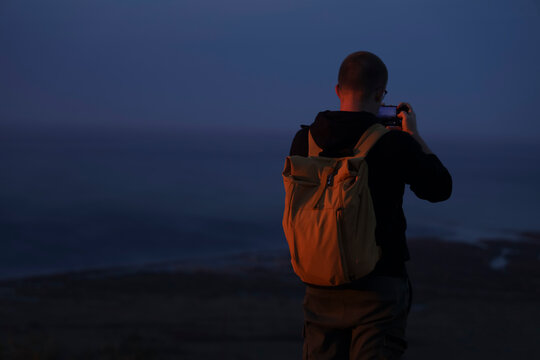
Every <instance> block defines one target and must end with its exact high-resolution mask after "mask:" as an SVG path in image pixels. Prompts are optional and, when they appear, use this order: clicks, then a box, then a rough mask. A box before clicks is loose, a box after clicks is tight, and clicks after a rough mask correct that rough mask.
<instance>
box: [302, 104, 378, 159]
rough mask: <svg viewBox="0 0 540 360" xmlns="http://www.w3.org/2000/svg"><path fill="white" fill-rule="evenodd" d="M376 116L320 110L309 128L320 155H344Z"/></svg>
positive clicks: (375, 120)
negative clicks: (321, 150)
mask: <svg viewBox="0 0 540 360" xmlns="http://www.w3.org/2000/svg"><path fill="white" fill-rule="evenodd" d="M376 122H377V117H376V116H375V115H373V114H371V113H369V112H365V111H359V112H352V111H330V110H326V111H322V112H320V113H319V114H317V116H316V117H315V121H313V123H312V124H311V125H310V127H309V129H310V132H311V136H312V137H313V140H315V142H316V143H317V145H319V147H320V148H321V149H323V152H322V153H321V155H322V156H346V155H347V154H350V153H351V152H352V149H353V148H354V146H355V145H356V143H357V142H358V140H359V139H360V136H361V135H362V134H363V133H364V131H366V130H367V128H369V127H370V126H371V125H373V124H374V123H376Z"/></svg>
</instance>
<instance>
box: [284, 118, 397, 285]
mask: <svg viewBox="0 0 540 360" xmlns="http://www.w3.org/2000/svg"><path fill="white" fill-rule="evenodd" d="M387 131H388V130H387V129H386V128H385V127H384V126H382V125H380V124H374V125H372V126H371V127H370V128H368V129H367V130H366V131H365V132H364V134H363V135H362V136H361V137H360V140H359V141H358V143H357V144H356V146H355V147H354V155H353V156H351V157H343V158H328V157H321V156H317V155H318V154H319V153H320V152H321V151H322V149H321V148H320V147H319V146H318V145H317V144H316V143H315V141H314V140H313V137H312V136H311V132H310V133H309V134H308V137H309V147H308V149H309V157H304V156H298V155H293V156H288V157H287V159H286V160H285V167H284V170H283V183H284V185H285V211H284V213H283V229H284V231H285V237H286V238H287V242H288V244H289V250H290V253H291V263H292V266H293V269H294V272H295V273H296V274H297V275H298V276H299V277H300V279H301V280H302V281H303V282H306V283H309V284H314V285H323V286H335V285H341V284H345V283H348V282H351V281H353V280H355V279H359V278H361V277H363V276H364V275H367V274H368V273H369V272H371V271H372V270H373V268H374V267H375V264H376V263H377V261H378V260H379V258H380V256H381V249H380V247H379V246H377V244H376V242H375V225H376V222H375V212H374V210H373V203H372V200H371V193H370V191H369V188H368V168H367V163H366V161H365V157H366V155H367V153H368V151H369V150H370V149H371V147H372V146H373V145H374V144H375V142H377V140H378V139H379V138H380V137H381V136H382V135H384V134H385V133H386V132H387Z"/></svg>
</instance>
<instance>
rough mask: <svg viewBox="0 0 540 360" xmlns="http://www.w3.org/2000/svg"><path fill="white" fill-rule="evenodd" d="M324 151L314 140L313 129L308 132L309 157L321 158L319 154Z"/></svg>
mask: <svg viewBox="0 0 540 360" xmlns="http://www.w3.org/2000/svg"><path fill="white" fill-rule="evenodd" d="M321 151H323V150H322V149H321V147H320V146H319V145H317V143H316V142H315V140H313V136H311V129H310V130H309V131H308V155H309V156H319V154H320V153H321Z"/></svg>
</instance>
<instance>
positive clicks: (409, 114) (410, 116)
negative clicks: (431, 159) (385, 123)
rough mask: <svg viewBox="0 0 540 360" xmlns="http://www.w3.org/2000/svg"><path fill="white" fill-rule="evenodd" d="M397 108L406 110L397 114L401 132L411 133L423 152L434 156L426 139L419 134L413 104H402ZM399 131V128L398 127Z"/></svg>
mask: <svg viewBox="0 0 540 360" xmlns="http://www.w3.org/2000/svg"><path fill="white" fill-rule="evenodd" d="M397 108H398V109H399V108H405V109H404V110H403V109H402V111H400V112H399V113H398V114H397V117H398V118H400V119H401V131H405V132H407V133H409V134H410V135H411V136H412V137H413V138H414V139H415V140H416V141H418V143H419V144H420V146H421V147H422V150H423V151H424V152H425V153H426V154H432V152H431V150H430V148H429V147H428V146H427V144H426V143H425V141H424V139H422V138H421V137H420V134H418V128H417V127H416V114H415V112H414V110H413V108H412V106H411V104H409V103H406V102H401V103H399V105H398V106H397ZM398 129H399V127H398Z"/></svg>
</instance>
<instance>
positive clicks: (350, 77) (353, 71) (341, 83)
mask: <svg viewBox="0 0 540 360" xmlns="http://www.w3.org/2000/svg"><path fill="white" fill-rule="evenodd" d="M387 82H388V70H387V69H386V65H384V63H383V62H382V60H381V59H379V57H378V56H377V55H375V54H372V53H370V52H367V51H357V52H354V53H352V54H350V55H349V56H347V57H346V58H345V60H343V63H342V64H341V67H340V68H339V75H338V84H337V85H336V93H337V95H338V97H339V99H340V101H341V105H342V110H345V111H362V110H364V111H371V112H376V111H377V110H378V106H379V105H380V103H381V102H382V99H383V97H384V93H385V91H386V83H387ZM375 107H377V109H375Z"/></svg>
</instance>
